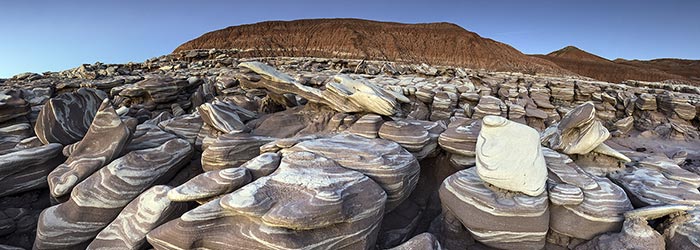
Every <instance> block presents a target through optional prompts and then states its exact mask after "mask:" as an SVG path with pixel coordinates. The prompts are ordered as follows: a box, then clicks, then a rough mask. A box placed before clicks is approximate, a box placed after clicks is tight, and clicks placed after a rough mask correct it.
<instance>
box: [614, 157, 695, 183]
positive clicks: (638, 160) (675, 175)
mask: <svg viewBox="0 0 700 250" xmlns="http://www.w3.org/2000/svg"><path fill="white" fill-rule="evenodd" d="M627 154H628V155H630V158H631V159H633V160H634V162H635V165H637V166H638V167H643V168H648V169H650V170H656V171H658V172H659V173H661V174H663V175H664V176H665V177H666V178H668V179H671V180H676V181H681V182H685V183H688V184H690V185H692V186H693V187H695V188H698V187H700V175H698V174H696V173H693V172H690V171H688V170H685V169H683V168H681V167H680V166H678V164H677V163H676V162H674V160H672V159H669V158H668V157H667V156H666V155H664V154H659V153H657V154H647V153H639V152H628V153H627Z"/></svg>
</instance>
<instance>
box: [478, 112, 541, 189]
mask: <svg viewBox="0 0 700 250" xmlns="http://www.w3.org/2000/svg"><path fill="white" fill-rule="evenodd" d="M476 171H477V173H478V174H479V177H481V179H483V180H484V181H485V182H487V183H489V184H491V185H494V186H496V187H499V188H502V189H506V190H511V191H516V192H523V193H525V194H526V195H530V196H539V195H540V194H542V193H543V192H544V191H545V182H546V181H547V166H546V164H545V161H544V156H543V155H542V147H541V146H540V143H539V133H537V131H536V130H534V129H533V128H530V127H528V126H526V125H523V124H519V123H516V122H512V121H509V120H508V119H506V118H503V117H500V116H486V117H484V119H483V120H482V127H481V131H480V132H479V138H478V139H477V141H476Z"/></svg>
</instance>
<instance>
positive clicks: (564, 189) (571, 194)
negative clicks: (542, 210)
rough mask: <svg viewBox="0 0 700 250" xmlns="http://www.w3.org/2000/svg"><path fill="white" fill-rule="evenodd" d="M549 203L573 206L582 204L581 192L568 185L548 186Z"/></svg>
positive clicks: (579, 189) (577, 188) (575, 187)
mask: <svg viewBox="0 0 700 250" xmlns="http://www.w3.org/2000/svg"><path fill="white" fill-rule="evenodd" d="M549 201H550V202H552V204H554V205H560V206H567V205H568V206H575V205H578V204H581V203H582V202H583V190H581V188H579V187H577V186H574V185H569V184H550V188H549Z"/></svg>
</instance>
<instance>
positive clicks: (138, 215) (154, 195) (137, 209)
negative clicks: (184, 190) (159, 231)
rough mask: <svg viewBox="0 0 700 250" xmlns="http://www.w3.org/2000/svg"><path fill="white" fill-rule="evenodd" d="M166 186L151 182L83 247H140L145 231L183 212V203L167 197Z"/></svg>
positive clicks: (143, 240)
mask: <svg viewBox="0 0 700 250" xmlns="http://www.w3.org/2000/svg"><path fill="white" fill-rule="evenodd" d="M169 190H170V187H168V186H160V185H159V186H154V187H152V188H150V189H148V190H146V191H145V192H143V193H142V194H141V195H139V196H138V197H136V198H135V199H134V200H133V201H131V202H129V204H128V205H126V207H124V209H123V210H122V211H121V213H119V215H118V216H117V218H116V219H114V221H112V223H109V225H107V227H105V229H103V230H102V231H100V233H99V234H97V236H96V237H95V240H93V241H92V242H91V243H90V245H88V247H87V249H131V250H137V249H143V247H144V246H146V234H147V233H148V232H150V231H151V230H153V229H154V228H156V227H158V226H160V225H161V224H163V223H165V222H167V221H170V220H172V219H175V218H177V217H179V216H180V215H181V214H182V213H183V212H185V208H186V207H187V206H186V204H185V203H174V202H172V201H171V200H169V199H168V197H167V193H168V191H169Z"/></svg>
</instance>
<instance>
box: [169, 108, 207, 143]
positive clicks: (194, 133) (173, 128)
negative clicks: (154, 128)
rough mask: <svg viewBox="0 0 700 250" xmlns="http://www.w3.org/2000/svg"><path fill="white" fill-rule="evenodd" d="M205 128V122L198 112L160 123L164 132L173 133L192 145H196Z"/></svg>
mask: <svg viewBox="0 0 700 250" xmlns="http://www.w3.org/2000/svg"><path fill="white" fill-rule="evenodd" d="M203 126H204V120H203V119H202V116H200V115H199V113H198V112H195V113H192V114H188V115H182V116H177V117H174V118H172V119H169V120H165V121H162V122H160V123H158V127H160V128H161V129H163V131H166V132H170V133H173V134H175V135H177V136H178V137H180V138H182V139H185V140H186V141H188V142H189V143H191V144H195V142H196V141H197V137H198V136H199V133H200V131H201V130H202V127H203Z"/></svg>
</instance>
